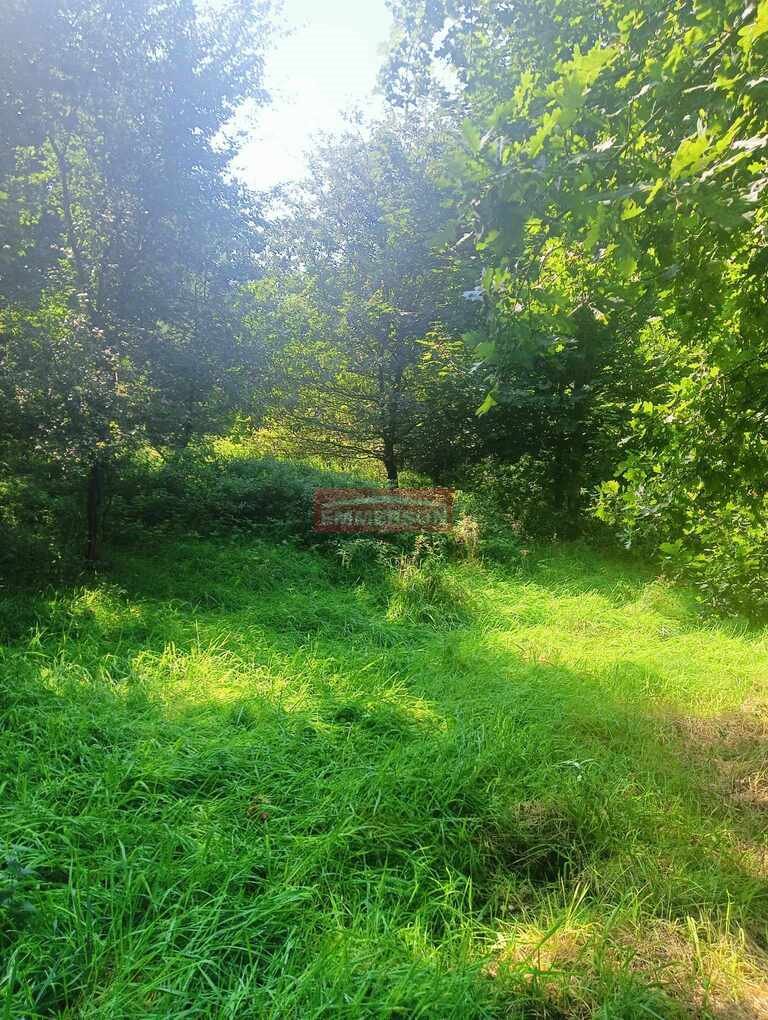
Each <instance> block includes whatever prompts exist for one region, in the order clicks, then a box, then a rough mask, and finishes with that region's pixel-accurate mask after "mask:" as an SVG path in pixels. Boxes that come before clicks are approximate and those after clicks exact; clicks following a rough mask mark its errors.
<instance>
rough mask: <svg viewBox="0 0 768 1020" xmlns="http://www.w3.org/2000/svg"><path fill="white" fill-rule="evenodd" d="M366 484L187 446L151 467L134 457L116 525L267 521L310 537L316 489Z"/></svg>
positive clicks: (222, 528) (215, 527)
mask: <svg viewBox="0 0 768 1020" xmlns="http://www.w3.org/2000/svg"><path fill="white" fill-rule="evenodd" d="M366 484H369V483H366V482H364V481H361V480H360V479H359V478H355V477H353V476H351V475H343V474H339V473H335V472H331V471H323V470H321V469H319V468H316V467H312V466H310V465H308V464H302V463H296V462H292V461H284V460H276V459H274V458H271V457H258V458H256V457H247V458H246V457H210V456H208V457H206V456H204V455H201V453H200V452H199V451H188V452H185V453H184V454H180V455H177V456H176V457H174V458H173V459H172V460H170V461H168V462H166V463H164V464H162V465H161V466H160V467H155V468H154V469H153V470H152V469H148V467H147V465H146V463H143V464H137V465H134V467H133V469H132V470H131V471H129V472H128V473H127V474H126V475H125V476H124V477H123V478H122V479H121V481H120V483H119V488H118V491H117V493H116V495H115V498H114V499H113V502H112V521H113V524H112V527H113V529H114V531H115V533H117V534H123V535H136V534H139V533H141V532H143V531H144V530H145V529H146V528H153V529H159V530H174V529H182V530H185V531H191V532H194V533H196V534H201V535H215V534H221V533H224V532H232V531H237V530H243V531H251V530H254V529H269V530H271V531H273V532H278V533H280V534H282V535H292V536H297V537H301V538H306V537H308V536H309V535H310V534H314V533H313V531H312V527H313V517H312V514H313V505H314V493H315V489H317V488H328V487H347V486H348V487H363V486H365V485H366ZM316 537H319V536H316Z"/></svg>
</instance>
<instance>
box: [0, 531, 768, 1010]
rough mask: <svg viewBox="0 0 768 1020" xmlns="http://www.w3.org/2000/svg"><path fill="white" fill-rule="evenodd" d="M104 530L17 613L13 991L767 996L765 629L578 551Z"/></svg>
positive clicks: (6, 989) (362, 1005)
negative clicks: (77, 576)
mask: <svg viewBox="0 0 768 1020" xmlns="http://www.w3.org/2000/svg"><path fill="white" fill-rule="evenodd" d="M153 543H154V544H153ZM360 548H362V546H361V547H360ZM374 552H375V550H374ZM115 556H116V558H115V562H114V563H113V565H112V569H111V571H110V573H109V576H108V578H104V579H99V578H95V579H93V580H91V581H89V582H88V583H87V584H86V585H83V586H81V587H77V588H72V589H59V590H58V591H52V592H50V593H49V594H46V595H39V596H33V595H30V594H27V595H25V596H18V597H12V596H9V597H7V598H6V600H5V602H4V606H3V613H2V618H1V619H0V622H1V623H2V626H3V633H4V639H5V644H4V645H3V647H2V651H1V652H0V665H1V666H2V686H1V687H0V697H1V698H2V700H1V701H0V720H1V721H2V731H1V735H0V741H1V742H0V785H1V786H2V798H1V799H0V839H1V840H2V854H1V855H0V920H1V921H2V933H1V934H0V981H1V982H2V984H1V985H0V988H1V989H2V990H1V991H0V1004H2V1005H3V1007H4V1010H5V1012H4V1014H3V1015H5V1016H7V1017H14V1018H16V1017H37V1016H62V1017H73V1018H74V1017H78V1018H81V1017H82V1018H99V1020H102V1018H114V1020H117V1018H121V1020H122V1018H126V1017H158V1018H160V1017H162V1018H166V1017H174V1018H177V1017H178V1018H181V1017H201V1016H213V1017H232V1018H235V1017H237V1018H241V1017H266V1018H275V1020H277V1018H279V1020H283V1018H291V1017H295V1018H302V1020H304V1018H310V1017H329V1018H331V1017H332V1018H337V1017H349V1018H353V1017H409V1018H411V1017H436V1018H438V1017H439V1018H442V1017H457V1018H481V1017H489V1018H490V1017H494V1018H496V1017H498V1018H501V1017H553V1018H554V1017H603V1018H614V1017H615V1018H633V1017H637V1018H641V1017H642V1018H644V1020H645V1018H648V1017H654V1016H656V1017H665V1018H666V1017H677V1016H680V1017H683V1016H696V1017H707V1016H744V1017H749V1016H762V1015H766V1014H765V1011H766V1010H768V1005H767V1004H768V983H767V982H766V978H765V971H764V970H763V969H762V968H763V967H764V966H765V962H766V955H765V954H766V947H768V928H767V926H766V919H767V917H768V895H767V894H768V883H767V881H766V879H767V875H768V864H767V861H768V854H767V851H768V848H767V847H766V840H765V814H764V806H765V803H766V802H767V801H768V786H767V785H766V778H765V777H766V764H767V762H766V757H765V737H766V735H768V713H767V712H766V705H767V704H768V679H767V678H768V643H767V642H766V638H765V635H764V634H763V633H760V632H751V631H748V630H745V629H743V628H739V627H738V626H737V625H736V624H729V625H716V624H713V623H706V624H705V623H703V622H701V621H700V620H699V619H698V618H697V617H696V615H695V612H694V610H693V609H692V608H691V606H690V604H689V601H688V600H687V599H686V597H685V594H684V593H681V592H677V591H676V590H674V589H672V588H669V587H666V586H664V585H663V584H661V583H660V582H658V581H656V580H655V579H654V578H653V577H651V576H650V575H647V574H644V573H643V572H642V571H639V570H634V569H628V568H626V567H625V566H621V565H617V564H615V563H612V562H611V561H608V560H606V559H603V558H600V557H598V556H596V555H594V554H590V553H586V552H582V551H579V550H578V549H573V548H571V549H569V548H563V549H561V550H559V551H549V552H545V551H541V550H536V549H533V550H531V552H530V555H528V556H527V557H521V558H520V559H519V560H518V561H517V562H515V563H512V564H509V565H507V566H505V567H500V566H499V567H491V566H488V565H483V564H482V563H481V562H468V563H465V564H461V563H450V562H442V561H441V562H438V563H435V562H434V560H429V559H428V560H427V561H426V562H422V563H419V562H417V561H415V560H411V561H402V560H401V561H400V567H399V568H398V567H397V566H395V567H391V566H390V565H389V564H388V563H384V564H378V565H377V566H376V567H375V569H374V567H373V566H372V567H371V569H370V570H367V568H366V566H365V558H364V557H363V560H362V561H361V562H358V563H356V565H355V566H354V569H351V568H349V565H348V564H346V565H345V564H343V563H342V564H340V562H339V560H338V558H334V556H333V555H332V554H331V553H330V552H326V553H325V554H323V555H320V554H318V553H316V552H313V551H311V550H306V549H300V548H298V547H297V546H296V545H294V544H292V543H291V542H290V541H286V540H279V541H267V540H260V539H257V538H254V537H251V536H240V537H237V538H233V539H231V540H228V539H225V538H219V539H217V540H215V541H214V540H205V539H193V538H189V539H178V540H175V541H174V542H170V541H168V540H167V539H165V540H160V539H159V538H155V539H151V540H149V544H148V545H146V546H145V547H144V548H143V549H141V550H137V549H132V550H124V551H122V552H119V553H116V554H115ZM427 563H429V564H430V565H427ZM739 1010H740V1011H741V1012H738V1011H739ZM729 1011H730V1012H729ZM750 1011H751V1012H750ZM761 1011H762V1012H761Z"/></svg>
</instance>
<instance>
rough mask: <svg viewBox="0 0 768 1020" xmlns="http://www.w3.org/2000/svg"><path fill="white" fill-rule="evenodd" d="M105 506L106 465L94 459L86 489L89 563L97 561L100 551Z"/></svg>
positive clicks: (86, 549) (87, 558)
mask: <svg viewBox="0 0 768 1020" xmlns="http://www.w3.org/2000/svg"><path fill="white" fill-rule="evenodd" d="M103 507H104V465H103V464H102V462H101V461H98V460H96V461H94V462H93V464H91V470H90V472H89V474H88V487H87V490H86V501H85V516H86V528H87V544H86V548H85V558H86V560H87V561H88V562H89V563H96V562H97V561H98V559H99V553H100V539H101V517H102V510H103Z"/></svg>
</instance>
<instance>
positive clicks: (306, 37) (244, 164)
mask: <svg viewBox="0 0 768 1020" xmlns="http://www.w3.org/2000/svg"><path fill="white" fill-rule="evenodd" d="M283 21H284V23H285V25H286V27H287V28H288V29H289V33H290V34H288V35H287V36H286V37H285V38H282V39H279V40H278V41H277V43H276V45H274V44H273V45H272V46H271V47H270V50H269V53H268V55H267V59H266V68H265V85H266V87H267V90H268V91H269V92H270V94H271V97H272V102H271V104H270V105H269V106H267V107H266V108H262V109H260V110H258V111H256V112H255V114H254V115H253V121H252V123H251V124H250V126H249V129H248V138H247V141H246V143H245V144H244V146H243V147H242V149H241V151H240V154H239V155H238V157H237V158H236V160H235V161H234V163H233V166H232V169H233V171H234V172H235V174H236V175H237V176H238V177H239V178H240V179H241V180H243V181H244V182H245V183H246V184H248V185H249V186H250V187H252V188H255V189H258V190H261V189H266V188H270V187H272V186H273V185H275V184H279V183H281V182H283V181H286V180H295V179H297V178H298V177H301V176H302V174H303V172H304V170H305V161H304V158H303V153H304V151H305V150H306V149H307V148H309V147H310V146H311V142H312V136H313V134H314V133H316V132H319V131H335V130H338V129H339V128H340V127H341V126H342V124H343V120H342V117H341V114H342V112H343V111H344V110H346V109H349V108H351V107H360V108H362V109H363V110H367V111H371V110H376V109H378V108H379V107H380V106H381V103H382V100H381V99H380V98H378V97H374V96H373V95H372V92H373V89H374V87H375V85H376V76H377V74H378V70H379V67H380V66H381V63H382V60H383V52H382V49H383V46H384V44H385V43H386V42H387V40H388V38H389V31H390V27H391V23H392V19H391V15H390V13H389V11H388V10H387V9H386V7H385V4H384V0H284V14H283Z"/></svg>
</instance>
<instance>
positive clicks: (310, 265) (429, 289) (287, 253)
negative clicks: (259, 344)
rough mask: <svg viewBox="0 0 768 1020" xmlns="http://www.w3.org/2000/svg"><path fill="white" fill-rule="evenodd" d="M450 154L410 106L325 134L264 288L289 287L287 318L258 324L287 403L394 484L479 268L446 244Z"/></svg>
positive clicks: (284, 409)
mask: <svg viewBox="0 0 768 1020" xmlns="http://www.w3.org/2000/svg"><path fill="white" fill-rule="evenodd" d="M439 154H440V141H439V139H433V140H429V139H427V140H426V141H424V140H423V138H422V139H419V138H417V133H416V131H415V129H414V127H413V126H411V125H409V124H408V123H407V120H406V119H405V118H392V119H391V120H390V121H388V122H384V123H382V124H379V125H377V126H375V127H374V128H373V129H372V131H371V133H370V137H365V135H364V134H362V133H360V132H355V131H349V132H347V133H346V134H345V135H344V136H342V137H341V138H340V139H338V140H335V141H330V142H326V143H325V144H324V145H323V146H322V147H320V148H319V149H318V151H317V152H316V153H315V154H314V156H313V158H312V161H311V164H310V172H309V177H308V180H307V182H306V183H305V184H304V185H302V186H301V187H300V188H299V189H298V190H297V191H295V192H294V193H292V194H290V195H288V196H287V197H286V199H285V205H286V213H285V215H284V216H283V217H282V220H281V222H280V224H279V226H278V227H277V235H278V237H279V240H278V241H277V242H275V250H274V252H273V256H272V270H271V272H270V271H269V270H268V271H267V278H268V279H271V280H272V281H273V282H272V283H269V282H267V280H264V281H262V282H261V283H260V284H259V285H258V286H257V290H256V295H257V300H258V301H259V302H260V303H263V302H264V298H265V296H266V293H267V291H269V290H270V289H271V290H272V292H273V294H274V293H277V294H279V295H280V297H279V300H278V302H277V305H276V306H275V308H276V310H277V321H276V322H275V320H274V318H273V320H272V324H271V325H268V324H267V322H266V321H265V320H263V321H262V323H261V325H260V326H256V328H257V330H259V329H260V330H262V331H264V332H266V333H268V334H270V335H271V336H272V337H273V339H274V340H276V341H277V344H278V348H279V358H280V361H281V364H282V368H283V374H282V380H281V383H280V386H279V387H278V389H279V402H280V413H281V415H285V414H287V415H288V416H289V420H290V423H291V426H292V427H293V428H295V429H296V430H297V431H298V433H299V434H300V435H301V436H302V438H303V441H304V443H305V444H306V445H308V446H309V447H310V448H312V449H321V450H326V451H329V450H330V451H333V452H334V453H336V454H353V455H357V456H363V457H369V458H374V459H376V460H379V461H380V462H381V463H382V464H383V466H384V469H385V471H386V475H387V478H388V480H389V482H390V484H392V485H396V484H397V482H398V475H399V471H400V469H401V467H402V466H403V463H404V457H405V454H406V450H407V448H408V447H409V444H413V443H414V442H415V437H416V435H417V433H418V430H419V428H420V426H421V425H422V424H423V421H424V419H425V417H426V416H427V415H428V414H429V413H430V409H429V406H428V404H427V402H426V401H425V399H424V397H425V394H424V393H420V382H419V380H420V378H421V377H422V376H423V375H424V374H425V373H426V374H432V373H433V372H434V368H435V365H436V364H437V363H439V362H440V363H445V364H448V363H449V362H450V361H451V359H452V358H453V357H454V356H455V348H454V346H453V345H452V343H451V340H455V339H456V336H457V331H458V332H460V331H461V328H463V327H465V326H466V324H467V322H468V321H469V320H470V317H471V315H472V307H471V306H470V305H469V303H468V302H466V301H464V300H463V299H462V298H461V293H462V290H463V289H464V288H465V287H466V285H467V280H468V279H469V278H470V277H469V276H468V272H470V273H471V269H470V270H468V271H467V270H466V269H465V268H464V267H462V266H459V265H457V263H456V262H455V260H454V259H453V258H452V256H451V255H450V253H448V252H446V251H445V250H444V249H443V250H441V247H440V245H441V243H442V238H441V236H440V233H441V231H445V228H446V226H447V225H450V223H451V211H450V209H449V208H447V207H446V204H445V196H444V195H443V193H442V192H441V190H440V188H439V187H438V185H437V182H436V181H435V179H434V166H435V161H436V159H437V158H438V157H439ZM278 276H279V277H280V279H281V283H280V285H279V286H277V290H276V291H275V286H276V285H275V282H274V281H275V280H276V279H277V278H278ZM257 318H258V315H257ZM287 321H290V322H292V324H293V327H292V329H291V330H290V331H289V330H285V329H283V328H282V326H281V322H287ZM286 334H290V335H286ZM470 413H471V412H470Z"/></svg>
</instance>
